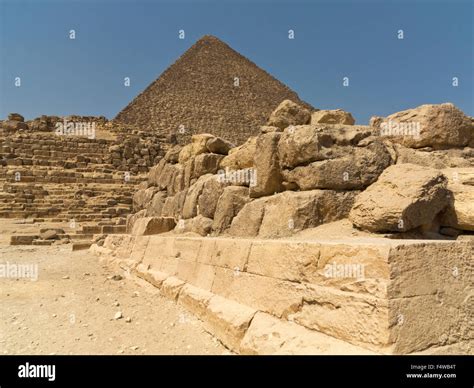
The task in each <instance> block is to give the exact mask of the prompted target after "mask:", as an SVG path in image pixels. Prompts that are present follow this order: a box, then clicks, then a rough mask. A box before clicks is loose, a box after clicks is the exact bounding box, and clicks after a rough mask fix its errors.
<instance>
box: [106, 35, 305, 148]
mask: <svg viewBox="0 0 474 388" xmlns="http://www.w3.org/2000/svg"><path fill="white" fill-rule="evenodd" d="M284 99H290V100H293V101H294V102H297V103H300V104H303V105H305V106H307V107H310V106H309V105H308V104H307V103H305V102H303V101H301V100H300V99H299V97H298V95H297V94H296V93H295V92H293V91H292V90H291V89H289V88H288V87H287V86H286V85H284V84H282V83H281V82H280V81H278V80H277V79H275V78H274V77H272V76H271V75H270V74H268V73H267V72H266V71H264V70H262V69H260V68H259V67H258V66H257V65H255V64H254V63H253V62H251V61H249V60H248V59H247V58H245V57H244V56H242V55H240V54H239V53H238V52H236V51H235V50H233V49H232V48H230V47H229V46H228V45H227V44H225V43H224V42H222V41H221V40H219V39H218V38H216V37H214V36H210V35H206V36H204V37H202V38H201V39H199V40H198V41H197V42H196V43H195V44H194V45H193V46H192V47H190V48H189V49H188V50H187V51H186V52H185V53H184V54H183V55H182V56H181V57H180V58H179V59H178V60H177V61H176V62H175V63H174V64H173V65H171V66H170V67H169V68H168V69H167V70H165V71H164V72H163V73H162V74H161V76H160V77H159V78H158V79H156V80H155V81H154V82H152V83H151V84H150V85H149V86H148V87H147V88H146V89H145V90H144V91H143V92H142V93H140V94H139V95H138V96H137V97H136V98H135V99H134V100H133V101H132V102H131V103H130V104H129V105H128V106H127V107H126V108H125V109H123V110H122V111H121V112H120V113H119V114H118V115H117V117H116V118H115V120H116V121H118V122H122V123H126V124H132V125H136V126H139V127H140V128H142V129H146V130H151V131H156V132H158V133H160V134H162V135H169V134H177V135H178V138H180V137H183V136H180V135H179V134H181V133H185V134H186V135H191V134H194V133H205V132H208V133H212V134H214V135H217V136H222V137H224V138H226V139H228V140H230V141H232V142H234V143H235V144H240V143H243V142H244V141H245V140H246V139H247V138H248V137H249V136H251V135H254V134H257V133H258V131H259V127H260V126H261V125H263V124H265V122H266V119H267V118H268V116H269V114H270V113H271V112H272V111H273V110H274V109H275V108H276V107H277V106H278V104H279V103H280V102H281V101H283V100H284ZM184 137H187V136H184Z"/></svg>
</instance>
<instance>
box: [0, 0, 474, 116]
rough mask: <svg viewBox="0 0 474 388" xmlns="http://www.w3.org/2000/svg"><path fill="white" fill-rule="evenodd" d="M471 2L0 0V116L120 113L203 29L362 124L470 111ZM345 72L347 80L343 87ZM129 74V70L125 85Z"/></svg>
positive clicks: (473, 112) (314, 99)
mask: <svg viewBox="0 0 474 388" xmlns="http://www.w3.org/2000/svg"><path fill="white" fill-rule="evenodd" d="M472 4H473V2H472V1H461V0H448V1H438V2H435V1H423V0H418V1H416V0H415V1H384V2H382V1H338V0H336V1H329V2H322V1H313V2H309V1H302V2H297V1H291V0H287V1H279V2H269V1H264V0H260V1H258V0H257V1H253V2H250V1H222V0H221V1H200V2H198V1H194V2H191V1H175V2H162V1H160V2H159V1H150V0H148V1H144V0H137V1H134V2H130V1H120V2H119V1H111V0H98V1H94V2H93V1H87V0H86V1H43V0H36V1H23V0H15V1H13V0H0V76H1V78H0V118H2V119H3V118H5V117H6V115H7V114H8V113H9V112H19V113H21V114H23V115H24V116H25V117H26V118H28V119H29V118H33V117H36V116H39V115H41V114H48V115H67V114H80V115H105V116H106V117H108V118H112V117H114V116H115V115H116V114H117V113H118V112H119V111H120V110H121V109H122V108H124V107H125V106H126V105H127V104H128V102H129V101H131V100H132V99H133V98H134V97H135V96H136V95H137V94H138V93H139V92H141V91H142V90H143V89H144V88H145V87H146V86H147V85H148V84H149V83H150V82H152V81H153V80H154V79H155V78H157V77H158V76H159V75H160V73H161V72H162V71H163V70H165V69H166V68H167V67H168V66H169V65H170V64H172V63H173V62H174V61H175V60H176V59H177V58H178V57H179V56H180V55H181V54H182V53H183V52H184V51H185V50H186V49H187V48H188V47H190V46H191V45H192V44H193V43H194V42H195V41H196V40H197V39H199V38H200V37H201V36H202V35H205V34H212V35H215V36H217V37H219V38H220V39H222V40H224V41H225V42H226V43H228V44H229V45H230V46H231V47H233V48H234V49H235V50H237V51H239V52H240V53H241V54H243V55H245V56H246V57H248V58H249V59H250V60H252V61H253V62H255V63H256V64H257V65H258V66H260V67H262V68H263V69H265V70H267V71H268V72H269V73H271V74H272V75H273V76H275V77H276V78H278V79H280V80H281V81H282V82H284V83H285V84H287V85H288V86H290V87H291V88H292V89H293V90H295V91H296V92H297V93H298V94H299V96H300V97H301V98H302V99H304V100H306V101H308V102H309V103H311V104H312V105H313V106H315V107H317V108H321V109H335V108H342V109H345V110H347V111H349V112H352V114H353V115H354V117H355V118H356V122H358V123H367V122H368V120H369V118H370V116H372V115H387V114H390V113H393V112H396V111H399V110H403V109H407V108H410V107H415V106H418V105H421V104H424V103H442V102H448V101H450V102H453V103H454V104H455V105H457V106H458V107H459V108H461V109H462V110H463V111H464V112H466V113H467V114H469V115H474V108H473V105H474V101H473V100H474V98H473V94H474V92H473V84H474V82H473V81H474V80H473V35H474V33H473V5H472ZM71 29H74V30H75V31H76V39H75V40H70V39H69V36H68V33H69V30H71ZM179 29H184V30H185V32H186V39H185V40H179V39H178V30H179ZM289 29H293V30H294V31H295V39H294V40H289V39H288V30H289ZM400 29H402V30H403V31H404V39H403V40H399V39H397V31H398V30H400ZM17 76H20V77H21V81H22V85H21V87H15V85H14V79H15V77H17ZM345 76H347V77H349V82H350V84H349V85H350V86H349V87H343V86H342V78H343V77H345ZM124 77H130V78H131V86H130V87H128V88H127V87H124V86H123V79H124ZM453 77H458V78H459V86H458V87H453V86H452V78H453Z"/></svg>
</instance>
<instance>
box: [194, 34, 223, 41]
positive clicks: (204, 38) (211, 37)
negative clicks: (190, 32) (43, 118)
mask: <svg viewBox="0 0 474 388" xmlns="http://www.w3.org/2000/svg"><path fill="white" fill-rule="evenodd" d="M201 41H202V42H206V41H207V42H222V40H220V39H219V38H218V37H216V36H214V35H203V36H201V37H200V38H199V39H198V42H201Z"/></svg>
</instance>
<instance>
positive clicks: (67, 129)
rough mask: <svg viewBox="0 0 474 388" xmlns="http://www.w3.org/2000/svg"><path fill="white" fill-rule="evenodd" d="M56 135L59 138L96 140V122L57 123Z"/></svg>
mask: <svg viewBox="0 0 474 388" xmlns="http://www.w3.org/2000/svg"><path fill="white" fill-rule="evenodd" d="M55 132H56V135H58V136H84V137H87V138H88V139H95V122H93V121H68V120H66V119H64V120H63V121H62V122H61V121H59V122H57V123H56V130H55Z"/></svg>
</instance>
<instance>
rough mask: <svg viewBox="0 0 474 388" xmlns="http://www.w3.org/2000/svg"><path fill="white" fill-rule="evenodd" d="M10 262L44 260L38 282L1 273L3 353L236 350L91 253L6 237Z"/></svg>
mask: <svg viewBox="0 0 474 388" xmlns="http://www.w3.org/2000/svg"><path fill="white" fill-rule="evenodd" d="M3 237H4V236H3ZM2 240H4V239H2ZM6 262H8V263H10V264H20V263H22V264H36V265H38V267H37V268H38V279H37V280H36V281H32V280H30V279H26V278H21V279H18V280H17V279H12V278H5V277H0V354H230V353H229V351H228V350H227V349H226V348H225V347H224V346H223V345H222V344H221V343H220V342H219V341H218V340H217V339H216V338H214V337H213V336H211V335H210V334H208V333H207V332H206V331H205V330H204V329H203V326H202V323H201V322H200V321H199V320H197V319H196V318H194V317H193V316H192V315H190V314H189V313H187V312H186V311H185V310H184V309H182V308H181V307H180V306H178V305H176V304H175V303H174V302H172V301H170V300H168V299H166V298H164V297H163V296H161V295H160V294H159V291H158V290H157V289H156V288H154V287H153V286H151V285H149V284H146V283H145V282H139V281H136V280H133V279H124V278H122V279H120V276H123V274H121V273H118V272H117V271H114V270H112V269H111V268H109V267H107V265H106V264H104V263H101V262H99V260H98V259H97V257H95V256H94V255H92V254H91V253H89V252H88V251H76V252H71V246H70V245H57V246H51V247H33V246H7V245H5V243H4V242H3V241H1V242H0V264H4V263H6ZM10 268H11V267H10ZM0 273H1V272H0ZM114 275H115V277H114ZM115 279H118V280H115ZM119 312H120V313H121V314H122V315H123V317H122V318H120V319H114V318H115V315H116V314H117V313H119Z"/></svg>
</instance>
